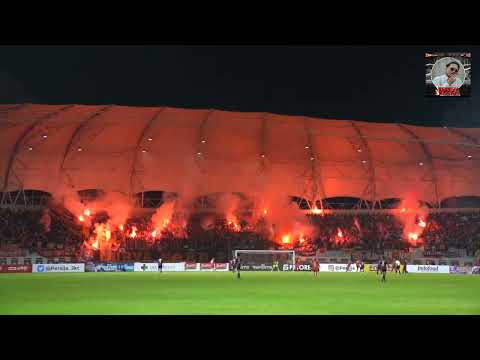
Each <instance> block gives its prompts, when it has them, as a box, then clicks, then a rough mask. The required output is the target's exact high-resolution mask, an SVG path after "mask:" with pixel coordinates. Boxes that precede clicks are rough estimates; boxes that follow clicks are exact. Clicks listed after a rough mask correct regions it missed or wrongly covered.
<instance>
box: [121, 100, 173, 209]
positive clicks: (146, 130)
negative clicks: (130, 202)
mask: <svg viewBox="0 0 480 360" xmlns="http://www.w3.org/2000/svg"><path fill="white" fill-rule="evenodd" d="M166 109H167V108H166V107H164V108H162V109H160V110H159V111H157V112H156V113H155V115H154V116H153V117H152V118H151V119H150V120H149V121H148V122H147V124H146V125H145V127H144V128H143V130H142V132H141V133H140V136H139V137H138V139H137V144H136V145H135V154H134V155H133V161H132V166H131V169H130V198H133V195H134V191H135V184H134V178H135V174H136V171H135V169H136V167H137V163H138V157H139V156H140V155H139V154H140V151H141V149H140V148H141V145H142V143H143V141H144V139H145V136H147V134H148V133H149V132H150V130H151V129H152V127H153V124H154V123H155V122H156V121H157V120H158V119H159V118H160V117H161V114H162V113H163V112H164V111H165V110H166ZM142 192H143V191H142ZM142 204H143V201H142Z"/></svg>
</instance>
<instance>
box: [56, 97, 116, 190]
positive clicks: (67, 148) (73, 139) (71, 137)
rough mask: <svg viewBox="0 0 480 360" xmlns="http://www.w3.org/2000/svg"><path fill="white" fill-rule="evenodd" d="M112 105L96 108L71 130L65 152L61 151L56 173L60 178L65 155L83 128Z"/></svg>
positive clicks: (63, 173)
mask: <svg viewBox="0 0 480 360" xmlns="http://www.w3.org/2000/svg"><path fill="white" fill-rule="evenodd" d="M112 107H113V105H108V106H105V107H103V108H102V109H100V110H98V111H97V112H95V114H93V115H90V116H89V117H88V118H87V119H85V120H83V121H82V122H81V123H80V124H79V125H78V126H77V128H76V129H75V130H74V131H73V133H72V136H70V139H69V141H68V143H67V146H66V147H65V152H64V153H63V157H62V162H61V164H60V168H59V174H58V175H59V179H60V180H61V179H62V177H63V175H65V161H66V159H67V156H68V154H69V153H70V152H71V151H72V150H73V146H74V145H75V143H76V141H77V140H78V138H79V137H80V135H81V132H82V131H83V129H85V128H86V127H87V126H88V125H89V124H90V123H91V122H92V121H93V120H94V119H96V118H98V117H99V116H100V115H102V114H103V113H104V112H105V111H107V110H109V109H110V108H112ZM70 185H71V184H70Z"/></svg>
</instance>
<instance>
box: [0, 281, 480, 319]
mask: <svg viewBox="0 0 480 360" xmlns="http://www.w3.org/2000/svg"><path fill="white" fill-rule="evenodd" d="M379 279H380V278H379V277H377V276H376V274H375V273H320V276H319V277H318V278H314V277H313V275H312V273H309V272H280V273H271V272H244V273H242V279H241V280H237V279H235V278H234V276H233V275H232V273H162V274H159V273H78V274H59V273H53V274H0V314H2V315H5V314H480V276H468V275H448V274H445V275H442V274H407V275H404V276H403V275H395V274H391V273H389V274H388V276H387V282H386V283H381V282H380V281H379Z"/></svg>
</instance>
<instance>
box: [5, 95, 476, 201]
mask: <svg viewBox="0 0 480 360" xmlns="http://www.w3.org/2000/svg"><path fill="white" fill-rule="evenodd" d="M0 174H1V175H0V176H1V178H0V186H1V187H0V192H9V191H15V190H18V189H34V190H41V191H45V192H49V193H55V191H56V189H58V188H59V186H61V185H62V184H65V185H68V186H70V187H72V188H73V189H75V190H77V191H80V190H85V189H102V190H104V191H118V192H123V193H125V194H130V195H133V194H136V193H139V192H143V191H168V192H175V193H182V192H190V193H191V195H198V196H200V195H203V194H208V193H217V192H241V193H244V194H251V195H256V194H261V193H262V191H264V190H265V189H268V191H270V192H272V191H274V192H276V193H278V194H281V195H290V196H299V197H303V198H308V199H323V198H331V197H357V198H361V199H365V200H368V201H375V200H381V199H384V198H402V197H403V196H404V195H405V194H406V193H408V192H412V191H413V192H415V193H416V194H417V196H418V197H419V198H420V199H421V200H424V201H428V202H430V203H432V204H438V203H440V201H442V199H446V198H449V197H458V196H480V186H479V185H478V181H479V180H480V129H459V128H431V127H428V128H427V127H418V126H409V125H403V124H393V123H370V122H361V121H349V120H332V119H318V118H311V117H304V116H283V115H276V114H270V113H242V112H228V111H218V110H191V109H178V108H170V107H162V108H160V107H127V106H116V105H107V106H89V105H36V104H4V105H0Z"/></svg>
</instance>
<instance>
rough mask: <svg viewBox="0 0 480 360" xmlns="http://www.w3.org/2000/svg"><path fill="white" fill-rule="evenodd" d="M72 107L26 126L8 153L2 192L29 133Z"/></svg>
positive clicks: (69, 106) (47, 115)
mask: <svg viewBox="0 0 480 360" xmlns="http://www.w3.org/2000/svg"><path fill="white" fill-rule="evenodd" d="M73 106H74V105H68V106H64V107H62V108H60V109H59V110H57V111H54V112H51V113H48V114H46V115H44V116H41V117H39V118H38V119H37V120H35V121H33V122H32V124H31V125H30V126H28V127H27V129H26V130H25V131H24V132H23V133H21V134H20V136H19V137H18V139H17V141H16V142H15V145H14V147H13V150H12V152H11V153H10V156H9V159H8V165H7V168H6V170H5V177H4V182H3V190H2V191H3V192H5V191H6V190H7V188H8V183H9V181H10V176H11V173H12V168H13V164H14V162H15V159H16V157H17V155H18V153H19V151H20V149H21V146H22V144H23V142H24V141H25V139H27V137H28V135H29V134H30V133H31V132H33V131H34V130H35V129H37V128H38V127H40V126H42V124H43V123H44V122H46V121H47V120H49V119H51V118H52V117H55V116H57V115H58V114H60V113H61V112H63V111H65V110H68V109H70V108H71V107H73ZM22 187H23V184H22Z"/></svg>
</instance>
